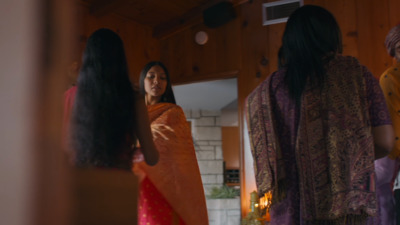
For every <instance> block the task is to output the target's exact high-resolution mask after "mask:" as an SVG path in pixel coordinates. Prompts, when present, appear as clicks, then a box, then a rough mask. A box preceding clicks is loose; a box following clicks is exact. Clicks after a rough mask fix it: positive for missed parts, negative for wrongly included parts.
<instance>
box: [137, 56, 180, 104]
mask: <svg viewBox="0 0 400 225" xmlns="http://www.w3.org/2000/svg"><path fill="white" fill-rule="evenodd" d="M153 66H160V67H161V68H162V69H163V70H164V72H165V75H166V77H167V88H166V89H165V92H164V94H163V95H162V96H161V99H160V102H169V103H173V104H176V101H175V96H174V92H173V91H172V85H171V80H170V78H169V73H168V70H167V67H165V65H164V64H163V63H162V62H160V61H151V62H149V63H147V64H146V65H145V66H144V67H143V69H142V71H141V72H140V78H139V85H140V93H141V94H142V95H144V96H145V95H146V90H145V88H144V79H145V78H146V74H147V72H149V70H150V69H151V68H152V67H153Z"/></svg>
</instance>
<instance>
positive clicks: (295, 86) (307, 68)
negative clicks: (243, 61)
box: [279, 5, 342, 100]
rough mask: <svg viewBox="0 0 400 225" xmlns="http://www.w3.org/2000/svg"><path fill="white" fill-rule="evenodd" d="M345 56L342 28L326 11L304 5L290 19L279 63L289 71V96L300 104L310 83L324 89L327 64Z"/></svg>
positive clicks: (287, 74) (286, 78)
mask: <svg viewBox="0 0 400 225" xmlns="http://www.w3.org/2000/svg"><path fill="white" fill-rule="evenodd" d="M337 53H342V38H341V32H340V28H339V25H338V24H337V22H336V20H335V18H334V16H333V15H332V14H331V13H330V12H329V11H328V10H326V9H324V8H322V7H319V6H314V5H305V6H302V7H300V8H299V9H297V10H296V11H294V12H293V13H292V15H291V16H290V17H289V20H288V22H287V24H286V28H285V31H284V34H283V38H282V51H281V52H280V59H279V62H280V63H283V65H282V66H283V67H284V68H285V69H286V75H285V83H286V84H287V86H288V88H289V93H290V96H291V97H292V98H294V99H296V100H299V99H300V97H301V95H302V92H303V90H304V88H305V85H306V83H307V81H308V80H309V81H310V82H312V83H316V84H318V85H321V84H322V83H323V81H324V76H325V70H324V66H325V64H326V63H327V62H328V61H329V60H331V59H332V58H333V57H334V56H335V54H337Z"/></svg>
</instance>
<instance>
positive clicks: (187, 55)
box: [160, 29, 193, 82]
mask: <svg viewBox="0 0 400 225" xmlns="http://www.w3.org/2000/svg"><path fill="white" fill-rule="evenodd" d="M192 40H193V39H192V35H191V30H190V29H187V30H184V31H182V32H179V33H177V34H176V35H174V36H172V37H170V38H167V39H164V40H161V42H160V45H161V49H160V51H161V61H162V62H163V63H164V64H165V66H166V67H167V68H168V71H169V74H170V78H171V80H172V82H174V81H176V80H181V79H184V78H185V77H187V76H188V74H189V75H191V74H192V67H193V66H192V57H193V53H192V48H191V41H192Z"/></svg>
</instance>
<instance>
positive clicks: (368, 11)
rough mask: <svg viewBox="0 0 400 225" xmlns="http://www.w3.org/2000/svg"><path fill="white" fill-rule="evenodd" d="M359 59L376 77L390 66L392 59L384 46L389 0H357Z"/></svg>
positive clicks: (387, 24)
mask: <svg viewBox="0 0 400 225" xmlns="http://www.w3.org/2000/svg"><path fill="white" fill-rule="evenodd" d="M355 2H356V11H355V14H356V15H357V18H356V19H357V30H358V53H359V54H358V59H359V60H360V62H361V63H362V64H364V65H366V66H367V67H368V68H369V69H370V71H371V72H372V74H373V75H374V76H375V77H379V76H380V75H381V74H382V73H383V72H384V71H385V70H386V69H387V67H388V66H390V65H391V59H390V57H389V56H388V54H387V53H386V48H385V46H384V42H385V37H386V34H387V31H388V30H389V27H390V24H389V18H388V16H387V15H388V12H389V8H388V1H387V0H382V1H378V0H374V1H372V0H370V1H367V2H366V1H365V0H356V1H355Z"/></svg>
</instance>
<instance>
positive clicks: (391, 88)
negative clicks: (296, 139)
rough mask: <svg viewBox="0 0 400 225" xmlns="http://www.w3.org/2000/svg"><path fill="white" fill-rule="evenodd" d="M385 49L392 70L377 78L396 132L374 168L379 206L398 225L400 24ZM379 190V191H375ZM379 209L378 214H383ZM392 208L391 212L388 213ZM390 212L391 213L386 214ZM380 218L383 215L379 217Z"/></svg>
mask: <svg viewBox="0 0 400 225" xmlns="http://www.w3.org/2000/svg"><path fill="white" fill-rule="evenodd" d="M385 45H386V49H387V51H388V53H389V55H390V56H391V57H393V62H394V63H393V66H391V67H390V68H388V69H387V70H386V71H385V72H384V73H383V74H382V75H381V77H380V82H379V83H380V86H381V88H382V90H383V93H384V95H385V99H386V103H387V106H388V109H389V112H390V116H391V118H392V122H393V128H394V132H395V145H394V148H393V150H392V151H391V152H390V154H389V155H388V156H387V157H385V158H383V159H380V160H376V161H375V167H376V172H377V177H379V176H380V174H381V177H386V178H385V179H382V180H384V181H382V183H384V184H382V186H385V187H384V188H385V189H388V190H382V191H383V192H386V193H387V195H386V200H385V199H379V200H380V201H381V203H382V200H383V201H384V202H386V204H381V206H382V207H385V209H384V210H383V211H386V212H387V214H386V215H387V216H388V217H395V219H396V220H397V223H396V224H400V171H399V156H400V24H398V25H397V26H395V27H393V28H392V29H391V30H390V31H389V33H388V34H387V36H386V40H385ZM394 176H395V177H396V178H395V182H394V187H393V191H394V199H395V200H394V201H395V203H394V204H395V205H393V200H392V199H390V197H392V196H393V195H390V194H392V193H391V192H390V191H392V190H391V188H392V187H391V185H392V180H393V178H394ZM379 188H382V187H378V183H377V189H379ZM382 207H381V211H382ZM392 207H393V210H390V209H391V208H392ZM389 211H391V212H389ZM381 215H382V214H381Z"/></svg>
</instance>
